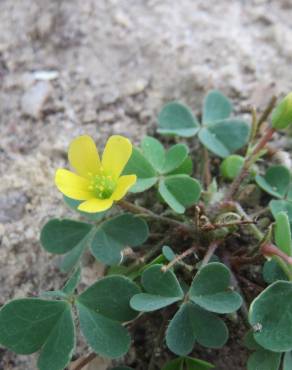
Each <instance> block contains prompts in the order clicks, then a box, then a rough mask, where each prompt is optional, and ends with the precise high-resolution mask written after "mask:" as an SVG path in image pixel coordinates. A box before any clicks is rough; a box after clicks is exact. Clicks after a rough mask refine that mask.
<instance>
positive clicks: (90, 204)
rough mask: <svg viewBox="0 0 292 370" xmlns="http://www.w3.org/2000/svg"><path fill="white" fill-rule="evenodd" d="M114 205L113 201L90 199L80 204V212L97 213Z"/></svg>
mask: <svg viewBox="0 0 292 370" xmlns="http://www.w3.org/2000/svg"><path fill="white" fill-rule="evenodd" d="M112 204H113V200H112V199H97V198H95V199H89V200H87V201H86V202H83V203H81V204H79V206H78V209H79V211H83V212H88V213H97V212H102V211H105V210H107V209H109V208H110V207H111V206H112Z"/></svg>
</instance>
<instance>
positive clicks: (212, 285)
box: [189, 262, 242, 313]
mask: <svg viewBox="0 0 292 370" xmlns="http://www.w3.org/2000/svg"><path fill="white" fill-rule="evenodd" d="M229 286H230V271H229V270H228V268H227V267H226V266H224V265H223V264H222V263H216V262H214V263H209V264H208V265H206V266H205V267H203V268H202V269H201V270H199V272H198V273H197V275H196V276H195V278H194V280H193V282H192V285H191V288H190V292H189V296H190V299H191V300H192V301H193V302H194V303H196V304H197V305H198V306H201V307H202V308H204V309H206V310H208V311H211V312H216V313H230V312H234V311H236V310H238V308H239V307H240V306H241V304H242V299H241V297H240V295H239V294H238V293H236V292H234V291H232V290H231V289H230V287H229Z"/></svg>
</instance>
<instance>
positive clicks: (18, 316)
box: [0, 298, 75, 370]
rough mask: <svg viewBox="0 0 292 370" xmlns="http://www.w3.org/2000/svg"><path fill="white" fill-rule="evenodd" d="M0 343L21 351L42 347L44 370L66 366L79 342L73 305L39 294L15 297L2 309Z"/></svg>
mask: <svg viewBox="0 0 292 370" xmlns="http://www.w3.org/2000/svg"><path fill="white" fill-rule="evenodd" d="M0 343H1V344H2V345H3V346H5V347H7V348H9V349H10V350H12V351H14V352H16V353H19V354H30V353H33V352H36V351H40V356H39V359H38V368H39V369H40V370H61V369H64V368H65V367H66V365H67V364H68V362H69V361H70V359H71V356H72V352H73V349H74V346H75V332H74V324H73V319H72V314H71V308H70V305H69V304H68V303H67V302H64V301H46V300H42V299H37V298H26V299H17V300H14V301H11V302H10V303H8V304H6V305H5V306H4V307H3V308H2V309H1V311H0ZM56 348H58V350H56Z"/></svg>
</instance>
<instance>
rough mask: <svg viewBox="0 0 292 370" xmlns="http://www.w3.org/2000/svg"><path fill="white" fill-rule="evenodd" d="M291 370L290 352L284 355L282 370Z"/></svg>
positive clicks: (291, 358)
mask: <svg viewBox="0 0 292 370" xmlns="http://www.w3.org/2000/svg"><path fill="white" fill-rule="evenodd" d="M291 369H292V352H291V351H289V352H286V353H285V354H284V360H283V370H291Z"/></svg>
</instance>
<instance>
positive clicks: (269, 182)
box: [255, 165, 291, 199]
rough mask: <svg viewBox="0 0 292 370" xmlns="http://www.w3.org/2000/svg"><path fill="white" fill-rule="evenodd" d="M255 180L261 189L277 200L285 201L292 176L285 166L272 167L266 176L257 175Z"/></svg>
mask: <svg viewBox="0 0 292 370" xmlns="http://www.w3.org/2000/svg"><path fill="white" fill-rule="evenodd" d="M255 179H256V182H257V184H258V186H259V187H260V188H262V189H263V190H264V191H266V192H267V193H269V194H270V195H272V196H274V197H276V198H280V199H284V198H285V197H286V196H287V194H288V191H289V185H290V180H291V176H290V172H289V170H288V168H287V167H285V166H280V165H277V166H272V167H270V168H269V169H268V170H267V172H266V174H265V176H260V175H257V176H256V178H255Z"/></svg>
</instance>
